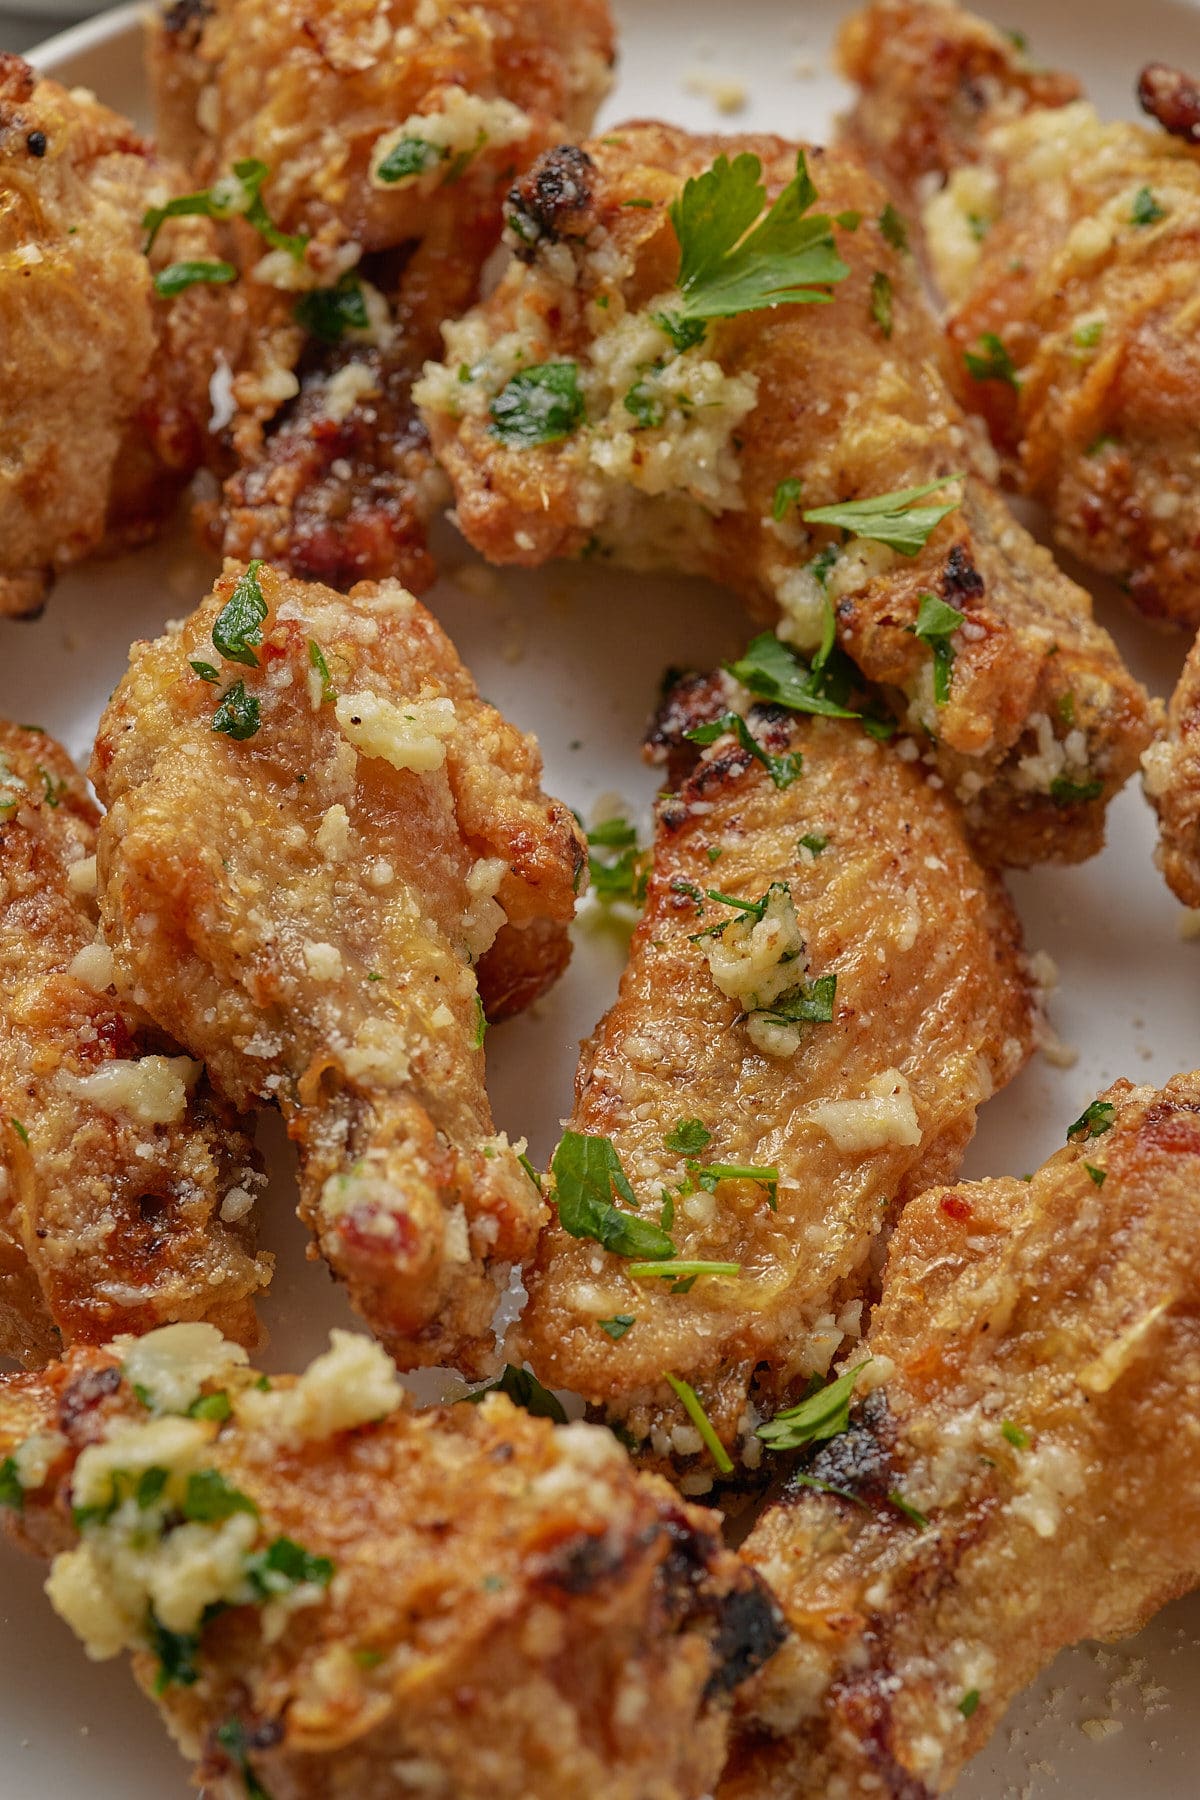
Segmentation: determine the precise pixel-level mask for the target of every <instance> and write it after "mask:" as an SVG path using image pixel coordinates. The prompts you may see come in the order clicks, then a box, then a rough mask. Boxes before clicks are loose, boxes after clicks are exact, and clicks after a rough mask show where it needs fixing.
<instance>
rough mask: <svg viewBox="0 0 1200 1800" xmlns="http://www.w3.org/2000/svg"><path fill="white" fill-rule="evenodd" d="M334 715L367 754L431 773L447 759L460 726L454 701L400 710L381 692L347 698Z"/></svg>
mask: <svg viewBox="0 0 1200 1800" xmlns="http://www.w3.org/2000/svg"><path fill="white" fill-rule="evenodd" d="M334 712H335V714H336V716H337V722H338V724H339V725H340V726H341V728H342V731H343V733H344V734H345V736H346V737H347V738H348V739H349V740H350V742H351V743H352V744H353V745H354V746H355V748H356V749H358V750H361V751H362V753H363V755H364V756H378V757H380V758H382V760H383V761H384V762H388V763H391V765H392V767H393V768H394V769H416V770H417V771H418V772H419V773H421V774H428V773H429V772H430V771H432V770H433V769H440V768H441V766H442V764H443V763H444V762H445V760H446V746H445V743H444V742H443V741H442V740H443V739H444V738H447V737H449V735H450V733H451V732H452V731H453V730H454V727H455V725H456V723H457V718H456V714H455V711H454V702H453V700H447V699H438V700H410V701H408V702H406V704H405V705H403V706H396V705H394V704H393V703H392V701H390V700H384V699H381V698H380V696H379V695H378V694H371V693H366V692H364V693H359V694H343V695H342V696H341V697H340V698H339V699H338V701H337V703H336V705H335V707H334Z"/></svg>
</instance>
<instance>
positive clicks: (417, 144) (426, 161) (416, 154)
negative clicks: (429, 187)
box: [375, 137, 446, 185]
mask: <svg viewBox="0 0 1200 1800" xmlns="http://www.w3.org/2000/svg"><path fill="white" fill-rule="evenodd" d="M445 154H446V152H445V150H444V149H442V148H441V147H440V146H439V145H437V144H431V143H429V142H428V141H427V140H426V139H425V138H419V137H402V138H400V139H399V140H398V142H396V143H394V144H393V145H392V147H391V149H390V150H389V151H388V153H387V155H386V156H385V157H384V158H383V160H382V161H381V162H380V164H379V167H378V168H377V169H376V170H375V179H376V180H377V181H383V182H387V183H388V184H389V185H390V184H391V183H392V182H394V181H406V180H408V179H409V178H410V177H411V176H413V175H425V174H427V173H428V172H429V170H430V169H436V168H437V166H438V164H439V163H440V162H441V161H442V159H443V157H444V156H445Z"/></svg>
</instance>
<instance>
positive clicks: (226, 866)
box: [93, 564, 583, 1368]
mask: <svg viewBox="0 0 1200 1800" xmlns="http://www.w3.org/2000/svg"><path fill="white" fill-rule="evenodd" d="M540 773H541V761H540V757H539V755H538V752H537V748H536V745H535V744H534V742H533V740H532V739H530V738H527V737H525V736H523V735H522V734H521V733H519V732H518V731H516V730H514V729H513V727H512V726H510V725H509V724H507V722H506V721H505V720H504V719H502V718H501V717H500V715H499V714H498V713H497V712H495V711H494V710H493V708H491V707H490V706H488V705H486V704H485V703H484V702H483V701H482V700H481V699H480V697H479V695H478V693H477V691H476V689H475V685H474V683H473V682H472V680H471V678H470V676H469V674H468V673H467V671H466V670H465V669H464V668H463V666H462V664H461V663H460V662H459V660H458V657H457V655H456V654H455V651H454V648H453V646H452V645H451V644H450V643H449V641H448V640H447V638H446V637H445V636H444V634H443V633H442V632H441V630H440V629H439V627H438V626H437V624H436V623H435V622H434V620H433V619H432V618H431V617H430V615H429V614H428V613H427V612H426V611H425V609H424V608H423V607H421V606H420V605H419V604H418V603H417V602H416V601H415V600H414V599H413V597H412V595H411V594H408V593H406V592H405V590H404V589H403V588H402V587H400V586H399V584H398V583H396V582H383V583H380V584H378V585H376V584H373V583H362V584H360V585H359V586H358V587H357V588H355V589H354V590H353V591H352V592H351V594H350V596H349V597H348V598H347V597H344V596H342V595H340V594H335V593H334V592H333V591H332V590H331V589H329V588H324V587H318V586H315V585H305V584H304V583H302V582H299V581H296V580H294V579H292V578H290V577H287V576H285V575H283V574H282V573H280V572H279V571H277V570H274V569H270V568H267V567H265V566H261V565H258V564H251V565H250V566H249V568H248V569H247V570H246V571H245V572H244V573H243V574H241V575H238V574H237V573H236V572H235V571H233V570H230V571H229V572H227V573H226V574H225V575H224V576H223V577H222V578H221V579H220V580H219V581H218V583H217V586H216V590H215V592H214V593H213V595H212V596H211V598H209V599H208V600H206V601H205V602H204V604H203V605H202V606H201V607H200V608H199V610H198V611H197V612H195V613H194V614H193V615H192V616H191V618H189V619H188V620H187V621H185V623H184V624H183V626H182V627H181V628H180V629H179V630H177V631H175V632H173V633H171V634H168V635H167V636H165V637H163V638H160V639H158V640H157V641H156V642H154V643H142V644H138V645H136V646H135V647H134V652H133V659H132V666H131V668H130V672H129V674H128V675H127V676H126V678H125V679H124V681H123V682H122V683H121V685H120V687H119V688H118V689H117V692H116V694H115V695H114V697H113V700H112V702H111V703H110V705H109V708H108V711H107V713H106V714H105V717H104V719H103V721H102V723H101V727H100V734H99V738H98V741H97V746H96V756H95V762H94V765H93V778H94V780H95V782H96V787H97V790H98V792H99V793H100V794H101V796H102V798H103V800H104V802H105V804H106V805H107V806H108V807H109V808H110V811H109V815H108V818H107V819H106V821H105V823H104V825H103V826H102V828H101V836H100V857H99V868H100V889H101V910H102V915H103V918H104V923H105V928H106V931H107V933H108V938H109V942H110V943H111V946H112V949H113V954H114V959H115V964H116V969H117V975H118V980H119V981H120V982H121V984H122V985H123V986H124V988H125V989H126V991H128V992H129V993H130V994H131V995H132V996H134V997H136V1000H137V1002H138V1004H139V1005H141V1006H143V1007H145V1009H146V1011H147V1012H149V1013H150V1015H151V1016H152V1017H154V1018H157V1019H159V1020H160V1021H163V1020H170V1021H171V1024H172V1028H173V1029H174V1031H175V1032H176V1033H177V1034H178V1036H179V1037H180V1039H181V1041H183V1042H184V1043H185V1044H186V1045H187V1046H188V1048H189V1049H190V1050H191V1051H192V1053H193V1054H194V1055H196V1056H200V1057H203V1058H204V1060H205V1061H206V1063H207V1065H208V1068H209V1071H210V1073H211V1075H212V1078H213V1080H214V1082H215V1083H216V1084H217V1086H218V1088H219V1089H221V1090H222V1091H223V1092H224V1093H225V1094H226V1095H228V1096H229V1097H230V1098H231V1099H232V1100H234V1101H235V1103H237V1104H239V1105H248V1104H250V1103H251V1102H252V1101H253V1100H270V1101H275V1102H276V1103H277V1104H278V1105H279V1107H280V1108H281V1110H282V1111H283V1114H284V1117H285V1119H286V1120H287V1123H288V1129H289V1131H290V1133H291V1135H292V1137H293V1138H294V1139H295V1140H296V1141H297V1143H298V1144H299V1146H300V1157H301V1213H302V1216H303V1217H304V1219H305V1220H306V1221H307V1223H308V1224H310V1225H311V1227H312V1229H313V1231H314V1233H315V1235H316V1238H317V1241H318V1244H319V1245H320V1248H321V1249H322V1251H323V1252H324V1253H325V1255H326V1256H327V1257H328V1259H329V1261H330V1264H331V1265H332V1267H333V1268H334V1270H335V1271H336V1272H337V1273H338V1274H339V1275H340V1276H341V1277H342V1278H343V1279H344V1280H345V1281H346V1282H347V1284H348V1287H349V1290H350V1296H351V1298H352V1300H353V1301H354V1303H355V1304H356V1305H357V1306H358V1307H359V1308H360V1309H361V1311H362V1312H363V1313H364V1315H365V1316H366V1317H367V1318H368V1319H369V1321H370V1322H371V1324H372V1326H373V1327H374V1328H375V1329H376V1330H377V1331H378V1332H379V1333H380V1335H381V1336H382V1337H383V1338H384V1340H385V1342H386V1343H387V1345H388V1347H389V1349H391V1350H392V1351H393V1352H394V1353H395V1355H396V1356H397V1357H398V1358H399V1359H401V1360H402V1361H404V1362H405V1363H407V1364H415V1363H424V1362H437V1361H439V1360H445V1359H449V1360H451V1361H457V1362H458V1363H459V1365H460V1366H462V1367H464V1368H469V1367H473V1366H476V1365H477V1364H478V1363H479V1361H480V1359H481V1358H483V1357H485V1355H486V1351H487V1347H488V1345H489V1344H490V1342H491V1337H490V1329H489V1327H490V1320H491V1316H492V1312H493V1310H494V1307H495V1304H496V1300H497V1291H498V1289H501V1290H502V1289H503V1286H504V1284H505V1281H506V1279H507V1276H508V1272H509V1270H510V1268H511V1267H512V1266H513V1265H514V1264H520V1263H521V1262H522V1261H523V1260H524V1259H525V1257H526V1256H527V1255H528V1253H529V1251H530V1249H531V1248H532V1244H533V1240H534V1237H535V1235H536V1231H537V1227H538V1223H539V1220H540V1217H541V1203H540V1201H539V1199H538V1195H537V1193H536V1191H535V1189H534V1187H533V1185H532V1183H531V1182H530V1180H529V1178H528V1176H527V1175H526V1174H525V1172H524V1170H523V1169H522V1168H521V1166H520V1163H519V1162H518V1160H517V1154H516V1152H515V1151H514V1150H513V1149H512V1148H511V1147H510V1145H509V1144H508V1142H507V1140H506V1139H505V1138H504V1137H503V1136H502V1135H501V1136H497V1135H496V1134H495V1132H494V1128H493V1124H492V1118H491V1112H490V1108H489V1106H488V1101H487V1095H486V1091H485V1088H484V1058H483V1050H482V1045H483V1034H484V1029H485V1006H486V1007H487V1008H488V1011H489V1012H490V1013H492V1014H495V1013H496V1011H497V1010H498V1008H497V1007H496V1006H495V1005H492V1004H491V997H492V996H493V995H495V996H498V997H499V998H500V1000H501V1002H503V1003H506V1004H511V1002H512V999H513V997H514V993H515V997H516V998H517V999H518V1000H520V1001H522V1002H524V1001H527V1000H528V999H530V998H531V997H533V995H534V994H535V993H536V992H537V991H538V990H539V988H540V987H541V986H545V985H547V984H548V982H549V981H551V980H553V979H554V977H555V976H556V975H557V974H558V972H559V970H560V969H561V967H562V966H563V964H564V963H565V961H566V958H567V955H568V945H567V925H568V922H569V921H570V919H571V917H572V914H573V910H574V900H575V890H576V885H577V883H578V882H579V881H580V879H581V877H582V872H583V849H582V845H581V841H580V838H579V836H578V833H577V831H576V828H575V825H574V822H573V820H572V818H571V815H570V813H569V812H568V811H567V809H566V808H565V807H563V806H561V805H560V804H559V803H558V802H556V801H552V800H548V799H547V798H546V796H545V795H544V794H543V793H542V791H541V789H540V787H539V776H540ZM477 977H478V978H477Z"/></svg>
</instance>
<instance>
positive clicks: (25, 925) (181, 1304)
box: [0, 724, 272, 1366]
mask: <svg viewBox="0 0 1200 1800" xmlns="http://www.w3.org/2000/svg"><path fill="white" fill-rule="evenodd" d="M98 817H99V815H98V813H97V809H96V807H95V805H94V804H93V802H92V801H91V799H90V798H89V797H88V794H87V790H86V788H85V787H84V784H83V781H82V780H81V778H80V776H79V775H78V774H77V772H76V770H75V769H74V767H73V766H72V764H71V762H70V760H69V759H68V757H67V754H66V752H65V751H64V750H63V749H62V748H61V747H60V746H59V745H58V744H56V743H55V742H54V740H53V738H50V737H48V736H46V734H45V733H44V732H40V731H35V730H33V729H31V728H29V727H26V726H17V725H4V724H0V1355H3V1356H12V1357H16V1358H17V1359H18V1360H19V1361H20V1362H23V1363H26V1364H28V1365H30V1366H34V1365H37V1364H39V1363H42V1362H45V1361H46V1359H47V1358H48V1357H50V1356H52V1355H55V1354H57V1352H58V1351H59V1350H61V1348H62V1345H63V1343H64V1342H65V1343H68V1344H71V1343H83V1344H94V1343H100V1342H103V1341H104V1339H105V1338H109V1337H112V1336H113V1334H114V1333H115V1332H118V1331H147V1330H150V1329H151V1328H152V1327H153V1326H155V1325H161V1324H166V1323H168V1322H169V1321H172V1320H177V1319H207V1320H210V1321H211V1322H212V1323H213V1324H215V1325H219V1326H220V1327H221V1329H222V1330H223V1331H226V1332H228V1333H229V1334H230V1335H231V1336H233V1337H237V1338H239V1339H240V1340H241V1341H242V1342H244V1343H247V1344H252V1343H254V1342H255V1340H256V1338H257V1325H256V1321H255V1316H254V1296H255V1294H256V1293H257V1291H258V1290H259V1289H260V1288H262V1287H265V1286H266V1283H267V1281H268V1280H269V1278H270V1272H271V1260H272V1259H271V1258H270V1257H269V1256H257V1257H256V1256H255V1252H254V1230H253V1225H252V1222H251V1217H250V1213H251V1206H252V1203H253V1201H254V1199H255V1198H256V1197H257V1194H258V1192H259V1189H260V1187H261V1185H262V1180H263V1178H262V1175H261V1173H260V1169H259V1163H258V1159H257V1157H256V1154H255V1152H254V1149H253V1146H252V1144H251V1141H250V1138H249V1135H248V1127H247V1123H246V1121H245V1120H242V1119H239V1118H238V1117H237V1116H236V1115H235V1114H234V1113H233V1111H232V1110H231V1109H230V1108H229V1107H228V1106H225V1105H223V1104H221V1103H219V1102H218V1101H217V1100H216V1099H215V1097H214V1095H213V1094H212V1091H211V1089H210V1088H209V1085H208V1081H207V1079H206V1078H205V1076H204V1073H203V1071H202V1069H201V1068H200V1067H199V1065H198V1064H196V1063H194V1062H192V1061H191V1060H190V1059H189V1058H188V1057H186V1056H180V1055H179V1053H178V1049H177V1046H176V1045H174V1044H172V1043H170V1042H167V1041H165V1040H164V1039H163V1037H162V1036H161V1034H159V1033H156V1032H153V1031H151V1030H150V1029H148V1028H147V1024H146V1021H145V1020H144V1019H142V1018H141V1017H140V1016H139V1014H138V1013H137V1012H136V1011H135V1010H134V1009H133V1008H131V1007H128V1006H126V1005H124V1004H122V1002H120V1001H119V1000H118V999H116V997H115V996H114V995H113V993H112V992H111V981H112V958H111V956H110V955H109V953H108V951H107V950H106V949H105V948H104V947H103V945H102V944H98V943H97V941H96V940H97V918H96V904H95V899H94V893H95V876H94V863H93V857H94V852H95V846H96V828H97V821H98Z"/></svg>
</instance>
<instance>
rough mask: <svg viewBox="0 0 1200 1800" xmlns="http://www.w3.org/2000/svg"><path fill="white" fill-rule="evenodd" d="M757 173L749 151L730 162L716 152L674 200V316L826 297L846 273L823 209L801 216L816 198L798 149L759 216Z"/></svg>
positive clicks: (762, 200)
mask: <svg viewBox="0 0 1200 1800" xmlns="http://www.w3.org/2000/svg"><path fill="white" fill-rule="evenodd" d="M761 176H762V164H761V162H760V161H759V159H758V157H757V156H753V155H751V154H750V153H749V152H743V153H742V154H741V155H740V156H736V157H735V158H734V159H733V161H732V162H730V161H729V158H728V157H726V156H719V157H718V158H717V160H716V162H715V163H714V164H713V166H712V168H711V169H708V170H706V171H705V173H704V174H703V175H697V176H693V177H691V178H690V179H689V180H688V181H686V182H685V183H684V186H683V191H682V193H681V194H680V195H679V196H678V197H677V199H675V200H674V201H673V202H672V205H671V212H670V217H671V224H672V225H673V226H674V228H675V236H676V238H677V239H678V240H679V249H680V261H679V275H678V277H677V280H676V286H677V287H678V288H679V291H680V294H681V295H682V306H681V307H680V309H679V311H678V313H677V314H676V315H675V316H676V318H678V319H681V320H689V319H722V318H733V317H734V316H736V315H737V314H738V313H745V312H756V311H758V310H759V308H761V307H766V306H779V305H782V304H785V303H788V304H802V303H805V302H823V301H828V300H831V299H832V298H833V296H832V295H831V294H830V293H829V292H828V291H827V290H828V289H829V288H830V287H832V286H834V285H835V284H836V283H837V282H839V281H843V280H844V279H845V277H846V276H847V275H848V274H849V272H850V271H849V270H848V269H847V267H846V265H845V263H844V262H843V261H842V260H841V258H840V257H839V255H838V254H837V251H836V250H835V248H834V243H833V233H832V222H831V220H830V218H829V216H828V214H827V213H812V214H811V215H810V216H809V217H808V218H805V216H804V215H805V214H806V213H807V212H808V209H809V207H810V206H812V204H813V202H814V201H815V200H816V198H817V190H816V188H815V187H814V186H813V183H812V181H811V179H810V177H809V173H808V168H807V165H806V163H805V160H804V152H803V151H802V150H801V151H800V152H799V154H798V156H797V158H796V173H795V176H794V177H793V179H792V180H791V181H790V182H789V183H788V185H787V187H785V188H784V190H783V192H782V193H781V194H780V196H779V198H778V199H777V200H776V201H775V202H774V204H773V205H772V206H771V207H770V208H769V209H768V210H767V212H766V213H765V215H764V216H762V217H761V218H760V216H759V215H760V214H762V213H763V207H764V205H765V204H766V199H767V192H766V189H765V187H763V186H762V183H761ZM756 221H758V222H757V223H756ZM752 228H753V229H752Z"/></svg>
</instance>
